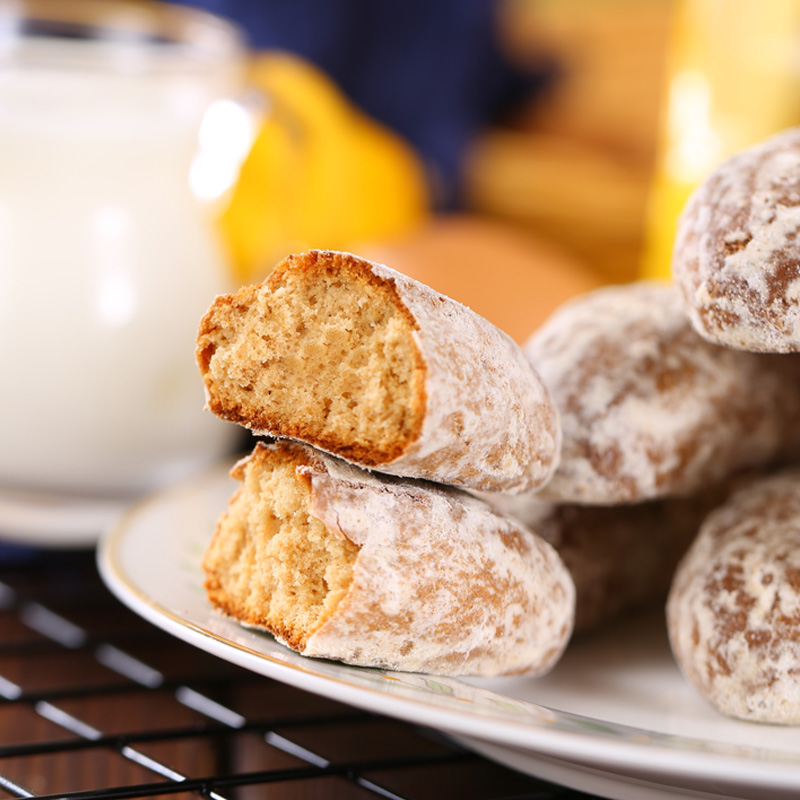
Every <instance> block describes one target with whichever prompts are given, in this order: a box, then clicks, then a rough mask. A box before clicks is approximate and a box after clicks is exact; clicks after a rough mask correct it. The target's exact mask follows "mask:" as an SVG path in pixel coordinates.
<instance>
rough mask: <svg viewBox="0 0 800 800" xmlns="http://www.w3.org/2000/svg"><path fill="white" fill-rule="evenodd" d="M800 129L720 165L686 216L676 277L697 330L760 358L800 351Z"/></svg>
mask: <svg viewBox="0 0 800 800" xmlns="http://www.w3.org/2000/svg"><path fill="white" fill-rule="evenodd" d="M799 232H800V129H791V130H788V131H785V132H783V133H781V134H778V135H777V136H774V137H772V138H771V139H768V140H767V141H766V142H764V143H762V144H760V145H758V146H756V147H752V148H750V149H748V150H745V151H743V152H741V153H739V154H737V155H735V156H733V157H732V158H730V159H728V160H727V161H725V162H723V163H722V164H721V165H720V166H719V167H718V168H717V169H716V170H715V171H714V172H713V173H712V174H711V175H710V176H709V177H708V178H707V179H706V181H705V182H704V183H703V184H702V185H701V186H700V187H699V188H698V189H697V190H696V191H695V192H694V194H693V195H692V197H691V198H690V199H689V202H688V203H687V205H686V208H685V209H684V212H683V214H682V215H681V220H680V223H679V226H678V232H677V235H676V239H675V246H674V249H673V259H672V272H673V277H674V279H675V282H676V283H677V284H678V285H679V286H680V287H681V290H682V292H683V296H684V299H685V301H686V307H687V311H688V313H689V315H690V316H691V319H692V324H693V325H694V326H695V328H696V330H697V331H698V332H699V333H700V334H701V335H703V336H704V337H705V338H707V339H709V340H711V341H713V342H716V343H719V344H724V345H728V346H731V347H736V348H740V349H743V350H752V351H758V352H780V353H787V352H796V351H798V350H800V239H798V233H799Z"/></svg>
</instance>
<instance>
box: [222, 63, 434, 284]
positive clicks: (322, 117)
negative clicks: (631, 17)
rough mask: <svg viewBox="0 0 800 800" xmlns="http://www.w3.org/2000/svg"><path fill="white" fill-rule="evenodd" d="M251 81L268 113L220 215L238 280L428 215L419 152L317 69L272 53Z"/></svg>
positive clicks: (404, 228)
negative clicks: (290, 257)
mask: <svg viewBox="0 0 800 800" xmlns="http://www.w3.org/2000/svg"><path fill="white" fill-rule="evenodd" d="M250 82H251V84H252V85H253V86H254V87H255V88H257V89H259V90H261V91H262V92H264V94H265V96H266V98H267V102H268V107H267V112H266V114H265V117H264V120H263V122H262V123H261V126H260V128H259V130H258V133H257V135H256V138H255V141H254V143H253V146H252V148H251V150H250V153H249V155H248V156H247V158H246V159H245V161H244V163H243V165H242V168H241V172H240V175H239V178H238V181H237V183H236V185H235V187H234V189H233V192H232V194H231V199H230V203H229V205H228V206H227V208H226V209H225V211H224V212H223V214H222V217H221V220H220V223H221V227H222V234H223V238H224V240H225V243H226V245H227V247H228V249H229V251H230V255H231V260H232V265H233V269H234V272H235V275H236V278H237V279H238V280H241V281H245V282H247V281H255V280H261V279H262V278H263V277H264V276H265V275H266V274H267V272H268V271H269V269H270V268H271V267H272V266H273V265H274V264H275V263H276V262H277V261H279V260H280V259H281V258H283V257H284V256H285V255H287V254H288V253H290V252H295V251H299V250H305V249H308V248H310V247H318V248H326V249H342V250H346V249H348V247H350V246H351V244H353V243H356V242H358V241H362V240H364V239H370V240H373V241H374V240H381V239H392V238H395V237H399V236H402V235H404V234H407V233H409V232H411V231H413V230H414V229H415V228H416V227H417V226H418V225H419V224H420V223H421V222H422V221H423V220H424V219H425V217H426V216H427V213H428V208H429V198H428V190H427V184H426V179H425V174H424V170H423V167H422V164H421V163H420V160H419V158H418V157H417V155H416V153H415V152H414V150H413V149H412V148H411V147H410V146H409V145H407V144H406V143H405V142H404V141H403V140H401V139H400V137H399V136H397V135H395V134H394V133H392V132H391V131H389V130H388V129H387V128H385V127H383V126H381V125H379V124H378V123H377V122H375V121H373V120H372V119H371V118H369V117H367V116H366V115H365V114H364V113H362V112H361V111H359V109H357V108H356V107H355V106H354V105H353V104H352V103H350V101H349V100H348V99H347V98H346V97H345V96H344V95H343V93H342V92H341V91H340V90H339V89H338V88H337V87H336V86H335V85H334V84H333V83H332V82H331V81H330V80H329V79H328V78H327V77H326V76H325V75H324V74H322V73H321V72H320V71H319V70H317V69H316V68H315V67H313V66H311V65H310V64H309V63H308V62H306V61H304V60H303V59H301V58H299V57H297V56H294V55H290V54H287V53H268V54H263V55H260V56H257V57H256V58H255V59H254V61H253V65H252V71H251V75H250Z"/></svg>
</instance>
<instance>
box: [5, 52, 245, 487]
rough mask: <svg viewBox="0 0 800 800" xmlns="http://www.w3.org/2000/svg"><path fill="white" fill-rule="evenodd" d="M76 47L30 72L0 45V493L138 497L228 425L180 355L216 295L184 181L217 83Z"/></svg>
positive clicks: (216, 262) (215, 272)
mask: <svg viewBox="0 0 800 800" xmlns="http://www.w3.org/2000/svg"><path fill="white" fill-rule="evenodd" d="M86 46H87V45H86V43H85V42H84V43H71V42H66V43H56V44H52V43H47V42H43V43H41V44H39V45H38V46H37V48H38V49H37V52H36V53H35V58H31V63H32V64H33V65H31V64H29V63H27V62H26V60H25V59H24V58H23V59H20V58H19V57H18V55H19V54H15V60H14V63H9V64H4V63H2V43H0V486H3V485H4V486H11V487H25V488H42V489H45V488H47V489H67V490H78V491H81V492H93V493H96V492H123V493H135V492H140V491H143V490H146V489H149V488H151V487H153V486H156V485H158V484H160V483H162V482H163V481H165V480H169V479H172V478H175V477H178V476H180V475H183V474H185V473H187V472H188V471H190V470H192V469H195V468H196V467H198V466H199V465H201V464H202V463H203V462H206V461H210V460H212V459H214V458H217V457H218V456H219V455H220V454H221V453H223V452H225V451H227V450H229V449H230V447H231V441H232V436H234V431H233V430H232V426H230V425H227V424H226V423H223V422H221V421H219V420H217V419H216V418H214V417H213V416H212V415H211V414H210V413H209V412H207V411H204V410H203V405H204V396H203V389H202V382H201V380H200V377H199V373H198V371H197V368H196V366H195V363H194V337H195V333H196V330H197V324H198V322H199V320H200V317H201V316H202V314H203V312H204V310H205V309H206V308H207V307H208V305H209V304H210V303H211V301H212V300H213V298H214V297H215V295H216V294H218V293H220V292H222V291H227V290H228V289H229V287H228V286H227V285H226V277H225V276H226V270H225V264H224V262H223V259H222V256H221V252H220V249H219V247H218V244H217V241H216V239H215V237H214V235H213V230H212V227H211V225H210V224H209V221H208V219H207V218H206V215H205V214H204V212H203V209H202V208H200V206H199V204H198V202H197V201H196V199H195V198H194V197H193V195H192V194H191V192H190V189H189V183H188V173H189V168H190V164H191V161H192V157H193V154H194V152H195V147H196V137H197V129H198V126H199V122H200V118H201V115H202V111H203V109H204V108H205V107H206V106H207V104H208V103H209V102H210V101H211V100H212V99H213V98H214V97H215V96H219V94H220V91H221V90H220V86H218V85H215V84H214V83H213V81H211V80H209V77H208V76H207V75H204V74H203V71H202V70H198V71H197V74H183V73H182V72H181V71H180V70H173V71H172V72H171V73H170V74H168V75H167V74H166V73H165V74H163V75H162V74H160V73H159V74H153V70H152V69H150V68H149V67H147V68H144V67H143V66H142V64H141V63H140V61H139V59H140V58H141V54H138V55H137V54H136V52H135V48H134V49H133V50H131V51H130V52H128V53H127V54H126V53H125V51H124V50H123V51H121V55H120V59H121V61H120V63H119V64H117V65H114V68H113V69H109V68H107V66H106V68H102V69H96V68H95V66H96V65H95V64H93V63H92V62H91V59H89V60H88V61H87V62H86V65H84V64H78V65H77V66H76V63H77V59H78V58H82V55H81V53H82V50H81V48H84V49H85V48H86ZM126 58H127V59H128V61H127V62H126ZM20 62H22V65H21V66H20ZM103 63H105V64H106V65H107V63H108V62H107V60H105V61H104V62H103ZM117 66H118V67H119V69H117V68H116V67H117Z"/></svg>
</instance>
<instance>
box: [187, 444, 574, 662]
mask: <svg viewBox="0 0 800 800" xmlns="http://www.w3.org/2000/svg"><path fill="white" fill-rule="evenodd" d="M235 476H236V477H237V478H238V479H239V480H241V481H242V486H241V487H240V488H239V489H238V491H237V492H236V493H235V495H234V496H233V498H232V499H231V502H230V505H229V508H228V510H227V512H226V513H225V514H224V515H223V516H222V517H221V519H220V521H219V524H218V526H217V530H216V532H215V534H214V537H213V539H212V541H211V543H210V545H209V547H208V550H207V552H206V554H205V557H204V561H203V567H204V570H205V573H206V589H207V592H208V596H209V598H210V600H211V602H212V603H213V604H214V605H215V606H216V607H217V608H218V609H220V610H221V611H223V612H224V613H226V614H228V615H230V616H231V617H233V618H235V619H237V620H238V621H240V622H242V623H245V624H248V625H252V626H256V627H261V628H264V629H266V630H267V631H269V632H271V633H273V634H274V635H275V636H276V637H277V638H278V639H279V640H280V641H283V642H285V643H286V644H288V645H289V646H290V647H292V648H293V649H295V650H297V651H298V652H300V653H302V654H304V655H307V656H317V657H321V658H331V659H336V660H340V661H343V662H345V663H349V664H355V665H359V666H370V667H383V668H387V669H397V670H405V671H415V672H430V673H438V674H451V675H456V674H471V675H498V674H506V673H520V672H524V673H533V674H540V673H543V672H545V671H547V670H548V669H550V667H552V666H553V664H554V663H555V662H556V661H557V659H558V657H559V656H560V655H561V653H562V651H563V649H564V647H565V646H566V644H567V641H568V639H569V635H570V633H571V630H572V623H573V614H574V602H575V595H574V586H573V584H572V581H571V578H570V576H569V574H568V572H567V571H566V568H565V567H564V565H563V563H562V562H561V560H560V559H559V557H558V555H557V554H556V553H555V551H554V550H553V548H552V547H550V545H548V544H547V543H545V542H544V541H542V540H541V539H539V537H537V536H535V535H534V534H532V533H531V532H530V531H527V530H526V529H525V528H523V527H522V526H520V525H518V524H517V523H514V522H513V521H511V520H508V519H505V518H504V517H502V516H500V515H498V514H496V513H494V512H493V511H491V510H490V509H489V508H488V506H486V505H485V504H484V503H482V502H480V501H479V500H477V499H475V498H472V497H470V496H469V495H466V494H464V493H462V492H458V491H456V490H448V489H445V488H443V487H434V486H431V485H428V484H421V483H417V482H414V481H407V480H399V479H396V478H383V477H377V476H372V475H370V474H369V473H365V472H362V471H360V470H357V469H356V468H354V467H351V466H349V465H347V464H344V463H343V462H339V461H337V460H336V459H333V458H330V457H328V456H324V455H322V454H320V453H317V452H314V451H313V450H312V449H311V448H308V447H306V446H305V445H300V444H294V443H290V442H280V443H275V444H272V445H264V444H259V445H257V446H256V449H255V450H254V452H253V454H252V455H251V456H250V457H249V458H248V459H247V460H245V461H244V462H242V463H240V464H239V465H238V466H237V468H236V469H235Z"/></svg>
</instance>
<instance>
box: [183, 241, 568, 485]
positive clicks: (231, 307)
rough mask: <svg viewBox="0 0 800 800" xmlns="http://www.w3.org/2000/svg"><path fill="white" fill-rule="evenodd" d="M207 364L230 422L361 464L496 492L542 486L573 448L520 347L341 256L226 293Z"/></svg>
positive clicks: (215, 311) (207, 346) (426, 294)
mask: <svg viewBox="0 0 800 800" xmlns="http://www.w3.org/2000/svg"><path fill="white" fill-rule="evenodd" d="M196 356H197V362H198V365H199V367H200V372H201V374H202V376H203V380H204V383H205V388H206V396H207V405H208V408H210V409H211V411H213V412H214V413H215V414H217V415H218V416H220V417H222V418H223V419H226V420H229V421H231V422H236V423H238V424H241V425H244V426H245V427H247V428H249V429H251V430H253V431H254V432H256V433H263V434H267V435H269V436H276V437H282V438H291V439H296V440H300V441H303V442H306V443H308V444H310V445H312V446H314V447H316V448H318V449H321V450H324V451H326V452H329V453H332V454H333V455H336V456H338V457H340V458H343V459H345V460H347V461H350V462H351V463H355V464H358V465H359V466H362V467H366V468H368V469H376V470H379V471H381V472H384V473H390V474H393V475H399V476H403V477H411V478H422V479H426V480H432V481H436V482H438V483H445V484H449V485H454V486H459V487H463V488H471V489H479V490H483V491H506V492H522V491H531V490H534V489H536V488H538V487H540V486H542V485H544V484H545V483H547V481H548V480H549V479H550V477H551V475H552V473H553V471H554V470H555V468H556V466H557V462H558V457H559V450H560V445H561V431H560V426H559V421H558V415H557V412H556V409H555V406H554V404H553V401H552V399H551V397H550V394H549V392H548V390H547V389H546V387H545V386H544V384H543V383H542V381H541V380H540V378H539V377H538V375H537V374H536V373H535V372H534V370H533V369H532V367H531V366H530V364H529V363H528V362H527V360H526V358H525V356H524V354H523V353H522V351H521V349H520V347H519V346H518V345H517V344H516V343H515V342H514V341H513V340H512V339H511V338H510V337H509V336H507V335H506V334H505V333H503V332H502V331H500V330H499V329H498V328H496V327H495V326H494V325H492V324H491V323H490V322H488V321H487V320H485V319H483V318H482V317H480V316H479V315H478V314H475V313H474V312H473V311H471V310H470V309H468V308H466V307H465V306H463V305H461V304H460V303H457V302H455V301H454V300H451V299H450V298H448V297H445V296H444V295H441V294H439V293H438V292H435V291H434V290H433V289H431V288H429V287H428V286H425V285H424V284H422V283H419V282H418V281H414V280H412V279H411V278H408V277H406V276H404V275H402V274H401V273H399V272H395V271H394V270H391V269H389V268H388V267H384V266H382V265H379V264H374V263H372V262H369V261H366V260H364V259H360V258H358V257H356V256H353V255H350V254H347V253H339V252H333V251H316V250H315V251H310V252H308V253H303V254H300V255H294V256H289V257H288V258H286V259H285V260H284V261H283V262H281V263H280V264H279V265H278V266H276V267H275V269H274V270H273V271H272V272H271V273H270V275H269V277H268V278H267V280H266V281H264V283H262V284H260V285H256V286H249V287H245V288H243V289H241V290H240V291H238V292H237V293H235V294H232V295H226V296H223V297H219V298H217V300H216V301H215V302H214V303H213V304H212V306H211V308H210V309H209V310H208V312H207V313H206V315H205V316H204V317H203V319H202V321H201V323H200V329H199V333H198V337H197V349H196Z"/></svg>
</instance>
